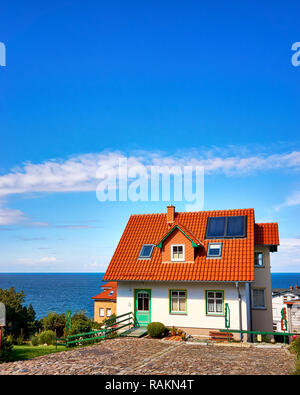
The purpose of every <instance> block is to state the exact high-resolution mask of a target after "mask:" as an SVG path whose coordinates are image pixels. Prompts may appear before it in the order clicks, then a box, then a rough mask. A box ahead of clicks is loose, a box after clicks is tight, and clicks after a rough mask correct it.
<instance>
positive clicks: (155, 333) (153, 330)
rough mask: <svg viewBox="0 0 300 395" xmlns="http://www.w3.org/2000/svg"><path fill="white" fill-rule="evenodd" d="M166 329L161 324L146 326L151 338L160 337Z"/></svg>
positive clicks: (153, 323) (155, 323)
mask: <svg viewBox="0 0 300 395" xmlns="http://www.w3.org/2000/svg"><path fill="white" fill-rule="evenodd" d="M165 329H166V327H165V326H164V324H162V323H161V322H151V323H150V324H148V326H147V331H148V334H149V336H151V337H162V335H163V334H164V332H165Z"/></svg>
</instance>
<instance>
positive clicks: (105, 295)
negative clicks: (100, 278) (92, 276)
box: [92, 281, 117, 301]
mask: <svg viewBox="0 0 300 395" xmlns="http://www.w3.org/2000/svg"><path fill="white" fill-rule="evenodd" d="M101 287H103V288H104V291H102V292H100V293H99V294H98V295H96V296H93V297H92V299H96V300H111V301H113V300H117V283H116V282H113V281H110V282H108V283H106V284H103V285H101ZM112 291H113V294H112V295H110V293H111V292H112Z"/></svg>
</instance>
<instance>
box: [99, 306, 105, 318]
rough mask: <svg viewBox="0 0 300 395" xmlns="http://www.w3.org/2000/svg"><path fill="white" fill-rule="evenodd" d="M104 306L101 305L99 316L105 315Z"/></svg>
mask: <svg viewBox="0 0 300 395" xmlns="http://www.w3.org/2000/svg"><path fill="white" fill-rule="evenodd" d="M101 310H102V311H101ZM104 311H105V310H104V307H99V317H104ZM101 312H102V313H103V314H101Z"/></svg>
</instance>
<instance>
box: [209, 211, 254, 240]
mask: <svg viewBox="0 0 300 395" xmlns="http://www.w3.org/2000/svg"><path fill="white" fill-rule="evenodd" d="M245 236H246V216H245V215H237V216H232V217H209V218H208V219H207V225H206V236H205V237H206V239H218V238H226V237H245Z"/></svg>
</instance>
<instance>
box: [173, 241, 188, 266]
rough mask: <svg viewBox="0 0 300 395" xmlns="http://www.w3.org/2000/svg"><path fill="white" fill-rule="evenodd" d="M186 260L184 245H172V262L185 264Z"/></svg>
mask: <svg viewBox="0 0 300 395" xmlns="http://www.w3.org/2000/svg"><path fill="white" fill-rule="evenodd" d="M184 259H185V253H184V244H173V245H171V260H172V261H173V262H183V261H184Z"/></svg>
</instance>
